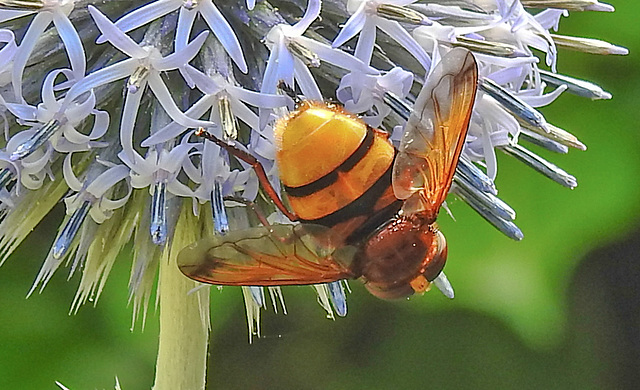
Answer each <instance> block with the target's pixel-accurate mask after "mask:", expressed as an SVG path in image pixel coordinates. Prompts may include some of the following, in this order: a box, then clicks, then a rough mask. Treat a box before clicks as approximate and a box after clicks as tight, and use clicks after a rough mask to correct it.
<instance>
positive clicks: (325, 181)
mask: <svg viewBox="0 0 640 390" xmlns="http://www.w3.org/2000/svg"><path fill="white" fill-rule="evenodd" d="M374 138H375V134H374V132H373V130H371V129H370V128H369V127H367V134H366V135H365V137H364V139H363V140H362V142H361V143H360V145H359V146H358V147H357V148H356V150H354V151H353V153H351V156H349V157H347V159H346V160H344V161H343V162H342V164H340V165H338V166H337V167H335V168H334V169H333V170H331V171H330V172H329V173H327V174H326V175H324V176H322V177H321V178H319V179H317V180H314V181H312V182H311V183H309V184H305V185H303V186H300V187H289V186H284V190H285V191H286V192H287V195H288V196H293V197H296V198H302V197H305V196H309V195H311V194H313V193H316V192H318V191H320V190H322V189H324V188H327V187H329V186H330V185H332V184H333V183H335V182H336V181H337V180H338V172H349V171H350V170H351V169H352V168H353V167H354V166H355V165H356V164H357V163H358V162H359V161H360V160H362V159H363V158H364V156H366V155H367V153H368V152H369V149H371V146H372V145H373V141H374Z"/></svg>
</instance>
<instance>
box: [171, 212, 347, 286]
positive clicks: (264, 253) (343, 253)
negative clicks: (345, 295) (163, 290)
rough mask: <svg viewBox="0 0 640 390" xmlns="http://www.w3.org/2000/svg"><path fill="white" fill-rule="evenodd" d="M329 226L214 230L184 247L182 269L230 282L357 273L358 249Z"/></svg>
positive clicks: (287, 281) (286, 281)
mask: <svg viewBox="0 0 640 390" xmlns="http://www.w3.org/2000/svg"><path fill="white" fill-rule="evenodd" d="M338 242H339V241H338V240H337V239H335V238H334V237H333V236H332V232H331V230H330V229H329V228H326V227H324V226H318V225H305V224H301V225H273V226H269V227H257V228H251V229H246V230H239V231H234V232H230V233H228V234H227V235H224V236H213V237H209V238H205V239H203V240H200V241H198V242H196V243H195V244H193V245H190V246H188V247H187V248H185V249H183V250H182V251H181V252H180V254H179V255H178V267H179V268H180V271H182V273H184V274H185V275H186V276H188V277H189V278H191V279H195V280H198V281H200V282H203V283H210V284H218V285H229V286H282V285H300V284H317V283H325V282H332V281H336V280H339V279H348V278H354V277H355V275H353V273H352V272H351V271H350V269H349V266H350V264H351V259H352V258H353V254H354V253H355V248H354V247H350V246H340V247H337V246H336V243H338Z"/></svg>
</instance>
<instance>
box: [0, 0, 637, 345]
mask: <svg viewBox="0 0 640 390" xmlns="http://www.w3.org/2000/svg"><path fill="white" fill-rule="evenodd" d="M91 3H92V2H91V1H89V0H0V40H1V41H2V42H3V43H4V46H3V47H2V48H1V49H0V53H1V55H0V75H1V76H3V77H0V108H1V110H0V113H1V114H2V120H3V122H2V123H3V126H4V141H5V142H4V144H3V148H2V150H1V151H0V215H1V221H0V248H1V249H2V257H1V258H0V262H3V261H4V260H6V258H7V257H8V256H9V255H10V254H11V252H12V251H13V250H14V249H15V248H16V247H17V246H18V245H19V244H20V242H21V241H22V240H23V239H24V238H25V237H26V236H27V235H28V234H29V232H30V231H31V230H32V229H33V227H34V226H35V225H36V224H37V223H38V222H39V221H40V220H41V219H42V218H43V217H44V216H45V215H46V214H47V213H48V212H49V211H50V210H51V209H52V208H53V207H54V206H55V205H56V204H57V203H58V202H59V201H60V200H61V199H63V200H64V203H65V206H66V212H67V213H66V214H67V215H66V218H65V219H64V221H62V224H61V226H60V229H59V233H58V236H57V237H56V239H55V241H54V243H53V245H52V247H51V250H50V252H49V254H48V256H47V258H46V260H45V262H44V265H43V267H42V269H41V271H40V273H39V274H38V276H37V278H36V281H35V283H34V285H33V288H32V291H33V290H35V289H38V288H42V287H44V285H45V284H46V283H47V281H48V280H49V279H50V278H51V276H52V275H53V273H54V272H55V271H56V270H57V269H58V268H59V266H60V265H61V264H63V262H65V261H67V262H68V263H70V268H71V273H73V272H74V271H75V270H80V269H81V270H82V280H81V282H80V287H79V290H78V294H77V296H76V299H75V300H74V303H73V308H72V310H73V311H75V310H77V309H78V307H79V305H81V304H82V303H84V302H86V301H87V300H88V299H90V298H91V299H97V298H98V296H99V295H100V292H101V290H102V287H103V286H104V283H105V281H106V278H107V276H108V273H109V270H110V269H111V266H112V265H113V263H114V262H115V261H116V256H117V255H118V253H119V252H120V251H121V250H122V249H123V248H124V247H125V245H126V244H127V243H128V242H130V241H133V243H134V254H133V266H132V273H131V279H130V293H131V299H132V300H133V302H134V306H135V311H136V315H137V313H138V312H139V311H140V310H144V308H145V307H146V305H147V302H148V298H149V296H150V294H151V289H152V288H153V285H154V279H155V277H156V270H157V267H158V262H159V259H160V258H161V257H162V256H163V253H165V252H166V251H167V250H169V249H168V248H172V247H180V246H185V245H186V244H188V242H183V240H182V239H181V238H180V237H182V236H183V235H179V234H176V233H177V232H178V231H179V229H191V230H193V231H194V232H196V233H195V235H196V236H200V235H202V234H213V232H214V231H215V232H219V233H221V234H222V233H224V232H226V231H228V230H229V229H241V228H244V227H247V226H250V225H251V224H255V223H257V222H256V221H254V220H255V213H252V212H251V210H250V209H251V208H259V209H260V210H261V212H262V213H264V214H265V215H269V217H268V219H269V221H270V222H272V223H273V222H280V223H282V222H285V223H286V222H287V221H286V219H285V218H284V217H283V216H282V215H280V214H279V213H278V212H277V211H276V210H275V208H273V206H272V205H271V204H270V203H269V202H267V201H265V200H264V197H260V196H258V194H259V193H260V189H259V186H258V180H257V177H256V174H255V172H254V171H253V170H252V169H251V168H250V167H249V166H248V165H247V164H245V163H243V162H241V161H238V160H236V159H235V158H234V157H233V156H229V154H228V153H227V152H226V151H225V150H222V149H221V148H220V147H219V146H217V145H216V144H214V143H212V142H210V141H208V140H204V139H202V138H200V137H197V136H195V135H194V130H195V129H197V128H200V127H204V128H206V129H208V131H209V132H211V133H212V134H214V135H216V136H217V137H219V138H221V139H225V140H227V141H229V142H234V143H235V145H236V146H237V147H238V148H240V149H241V150H244V151H246V152H248V153H250V154H252V155H253V156H255V157H256V158H257V159H258V161H259V162H260V163H262V165H263V166H264V168H265V171H266V175H267V177H268V179H269V180H270V181H271V183H272V185H273V186H274V188H276V190H279V189H280V184H279V181H278V170H277V166H276V164H275V163H274V156H275V147H274V139H273V138H274V136H273V128H272V126H273V124H274V120H275V119H277V118H278V117H280V116H281V115H284V114H286V112H287V110H289V109H291V108H292V100H291V99H290V98H289V97H288V96H287V95H286V94H284V93H282V90H281V86H282V85H283V84H282V83H284V85H287V86H288V87H289V88H291V89H294V90H297V91H298V92H299V94H300V95H301V97H302V98H304V99H313V100H323V99H331V100H337V101H339V102H341V103H342V104H343V105H344V106H345V107H346V109H347V110H349V111H350V112H353V113H356V114H359V115H361V116H362V117H363V118H364V120H365V121H366V122H367V123H368V124H369V125H371V126H374V127H379V128H382V129H385V130H387V131H389V132H390V133H392V140H399V139H400V138H401V135H402V132H403V125H404V123H405V122H406V119H407V117H408V115H409V113H410V111H411V104H412V103H411V102H412V101H413V99H414V98H415V94H416V92H417V91H419V87H420V84H423V83H424V82H425V80H426V79H428V77H429V75H430V71H431V70H432V69H433V65H434V64H436V63H438V62H439V59H440V58H441V57H442V56H443V55H444V54H445V53H446V52H447V51H449V50H451V48H454V47H464V48H467V49H469V50H471V51H472V52H473V53H474V55H475V57H476V59H477V62H478V64H479V74H480V82H479V92H478V96H477V100H476V103H475V108H474V111H473V115H472V118H471V125H470V128H469V134H468V137H467V140H466V144H465V148H464V151H463V155H462V157H461V160H460V163H459V165H458V168H457V171H456V174H455V178H454V185H453V187H452V191H453V192H454V193H455V194H457V195H458V196H459V197H460V198H462V199H463V200H464V201H466V202H467V203H468V204H469V205H470V206H471V207H472V208H473V209H475V210H476V211H477V212H478V213H479V214H480V215H482V216H483V217H484V218H485V219H486V220H487V221H489V222H490V223H491V224H492V225H494V226H495V227H497V228H498V229H499V230H501V231H502V232H504V233H505V234H506V235H507V236H509V237H511V238H513V239H516V240H520V239H522V237H523V234H522V232H521V231H520V229H519V228H518V227H517V226H516V225H515V223H514V219H515V212H514V211H513V209H512V208H510V207H509V206H508V205H507V204H505V203H504V202H503V201H501V200H500V199H499V198H498V197H497V190H496V187H495V186H494V179H495V177H496V174H497V166H496V150H500V151H502V152H504V153H506V154H509V155H511V156H513V157H515V158H516V159H518V160H520V161H522V162H523V163H525V164H527V165H529V166H530V167H532V168H533V169H534V170H536V171H538V172H540V173H542V174H544V175H546V176H548V177H549V178H551V179H552V180H554V181H556V182H558V183H560V184H562V185H564V186H566V187H569V188H573V187H575V186H576V185H577V181H576V179H575V178H574V177H573V176H571V175H570V174H568V173H567V172H565V171H564V170H562V169H561V168H559V167H557V166H555V165H554V164H552V163H550V162H548V161H546V160H544V159H543V158H541V157H540V156H537V155H536V154H534V153H533V152H531V151H530V150H528V149H527V148H526V147H525V146H523V145H521V144H520V141H524V142H523V143H525V142H526V143H531V144H536V145H541V146H543V147H544V148H547V149H550V150H552V151H555V152H559V153H567V151H568V150H569V148H576V149H580V150H584V149H585V148H586V147H585V146H584V145H583V144H582V143H581V142H580V141H579V140H578V139H577V138H576V137H575V136H573V135H571V134H570V133H568V132H566V131H564V130H562V129H560V128H558V127H556V126H553V125H552V124H551V123H549V122H548V121H547V119H546V118H545V117H544V116H543V115H542V114H541V113H540V111H538V110H537V107H540V106H544V105H547V104H549V103H551V102H552V101H553V100H554V99H556V98H557V97H558V96H559V95H560V94H561V93H563V92H568V93H573V94H577V95H580V96H584V97H587V98H590V99H609V98H610V97H611V95H610V94H608V93H607V92H605V91H603V90H602V89H601V88H600V87H598V86H597V85H594V84H592V83H589V82H587V81H583V80H578V79H575V78H572V77H570V76H567V75H564V74H560V73H558V72H557V69H556V62H557V55H558V49H559V48H560V49H562V48H566V49H571V50H581V51H584V52H588V53H596V54H626V49H624V48H621V47H618V46H614V45H610V44H608V43H606V42H602V41H598V40H594V39H585V38H579V37H571V36H563V35H558V34H556V33H555V32H553V31H555V30H556V29H557V27H558V23H559V21H560V19H561V18H562V17H563V16H568V14H569V12H574V11H575V12H580V11H605V12H611V11H613V7H612V6H610V5H607V4H603V3H600V2H598V1H596V0H537V1H536V0H483V1H478V0H457V1H454V0H439V1H436V2H428V1H416V0H324V1H322V2H321V1H320V0H308V2H307V1H280V0H265V1H260V2H256V1H255V0H253V1H252V0H247V1H246V3H243V2H232V1H215V2H214V0H150V1H147V2H146V4H141V3H144V2H136V1H110V0H106V1H102V2H99V4H97V5H92V4H91ZM526 143H525V145H526ZM187 214H189V215H191V216H193V215H196V216H199V218H186V219H185V218H183V217H184V216H185V215H187ZM181 218H182V219H181ZM179 220H181V221H185V220H186V221H191V222H190V224H187V225H185V224H184V223H182V224H180V226H179V228H176V224H178V221H179ZM203 232H204V233H203ZM449 287H450V286H449ZM314 288H316V290H317V292H318V296H319V302H320V303H321V305H322V306H323V307H324V308H325V309H326V310H327V312H328V315H329V316H330V317H333V315H334V313H335V314H338V315H345V314H346V304H345V298H344V284H343V283H341V282H336V283H332V284H329V285H322V286H314ZM443 289H444V290H446V289H447V286H444V288H443ZM268 291H269V293H270V295H271V297H272V299H273V300H274V301H275V300H276V299H278V298H280V299H281V294H280V290H279V289H278V288H269V290H268ZM244 293H245V301H246V305H247V313H248V316H249V326H250V333H254V332H256V331H257V330H256V329H255V328H254V326H256V324H257V323H258V316H259V310H260V308H262V307H264V306H265V304H266V303H265V298H264V291H263V289H262V288H258V287H245V288H244Z"/></svg>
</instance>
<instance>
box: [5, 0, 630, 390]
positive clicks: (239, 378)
mask: <svg viewBox="0 0 640 390" xmlns="http://www.w3.org/2000/svg"><path fill="white" fill-rule="evenodd" d="M614 5H615V6H616V9H617V11H616V12H615V13H614V14H606V13H582V14H581V13H573V14H572V15H571V17H569V18H568V19H564V20H562V22H561V24H560V26H561V28H560V33H562V34H567V35H578V36H589V37H593V38H601V39H605V40H608V41H610V42H614V43H616V44H619V45H622V46H625V47H627V48H629V50H630V52H631V54H630V55H629V56H627V57H611V56H610V57H602V56H593V55H586V54H581V53H573V52H568V51H564V50H563V51H561V53H560V56H559V64H558V69H559V71H560V72H561V73H566V74H570V75H573V76H575V77H579V78H583V79H586V80H592V81H594V82H596V83H598V84H600V85H601V86H603V88H605V89H606V90H608V91H610V92H612V93H613V96H614V98H613V99H612V100H609V101H589V100H585V99H583V98H578V97H574V96H572V95H569V94H565V95H563V96H562V97H560V99H559V100H558V101H557V102H555V103H554V104H553V105H552V106H550V107H548V108H545V109H544V110H543V111H544V113H545V115H546V117H547V119H548V120H549V121H550V122H552V123H554V124H556V125H558V126H560V127H562V128H565V129H567V130H569V131H571V132H572V133H574V134H576V135H577V136H578V137H579V138H580V139H581V140H582V141H583V142H584V143H585V144H586V145H587V146H588V148H589V149H588V151H586V152H580V151H571V152H570V153H569V154H568V155H555V156H552V155H551V153H545V152H543V151H539V150H538V149H535V148H533V149H534V150H536V151H539V152H540V153H541V154H542V155H543V156H545V157H547V158H549V159H550V160H551V161H553V162H555V163H556V164H558V165H559V166H561V167H563V168H564V169H566V170H567V171H568V172H570V173H572V174H574V175H575V176H576V177H577V178H578V182H579V185H578V187H577V188H576V189H575V190H568V189H565V188H562V187H561V186H559V185H557V184H555V183H553V182H551V181H550V180H548V179H546V178H544V177H542V176H540V175H538V174H536V173H534V172H533V171H531V170H530V169H528V168H527V167H525V166H524V165H522V164H520V163H518V162H517V161H515V160H513V159H511V158H509V157H507V156H506V155H500V156H499V160H500V161H499V170H500V171H499V174H498V182H497V184H498V188H499V189H500V195H501V197H502V198H503V199H504V200H505V201H507V202H508V203H509V204H510V205H511V206H513V207H514V208H515V209H516V210H517V212H518V218H517V221H516V222H517V223H518V225H519V226H520V227H521V228H522V229H523V231H524V233H525V239H524V240H523V241H522V242H513V241H510V240H509V239H507V238H505V237H504V236H503V235H501V234H500V233H498V232H497V231H496V230H494V229H493V228H492V227H491V226H489V225H488V224H487V223H485V222H484V221H483V220H482V219H481V218H480V217H478V216H477V215H476V214H475V213H474V212H473V211H471V209H470V208H469V207H467V206H466V205H465V204H464V203H463V202H461V201H457V200H453V201H451V200H450V207H451V210H452V211H453V213H454V215H455V216H456V219H457V222H454V221H452V220H451V219H449V218H447V217H444V218H441V219H440V222H441V225H442V229H443V230H444V232H445V233H446V236H447V239H448V242H449V245H450V249H449V259H450V261H449V262H448V264H447V275H448V276H449V279H450V280H451V281H452V283H453V285H454V288H455V290H456V298H455V300H453V301H449V300H447V299H446V298H444V297H443V296H442V295H441V294H439V293H438V292H430V293H428V294H426V296H424V297H422V298H414V299H412V300H410V301H408V302H407V301H401V302H384V301H380V300H377V299H375V298H373V297H372V296H371V295H369V294H368V293H367V292H366V291H365V290H364V288H363V286H362V285H360V284H358V283H351V286H352V289H353V293H352V294H350V295H349V296H348V304H349V315H348V316H347V317H346V318H340V319H338V320H336V321H330V320H327V319H325V314H324V312H323V311H322V309H321V308H320V307H319V306H318V305H317V304H316V303H315V293H314V292H313V291H312V290H311V289H310V288H305V287H298V288H286V289H284V292H285V298H286V303H287V308H288V310H289V314H288V315H286V316H284V315H282V314H274V313H273V312H271V311H268V312H263V314H264V315H263V323H262V325H263V326H262V333H263V338H262V339H258V340H255V341H254V343H253V345H249V344H248V343H247V331H246V323H245V312H244V307H243V303H242V296H241V295H242V294H241V291H240V289H239V288H227V289H225V290H224V291H223V292H217V291H213V292H212V317H213V332H212V344H211V359H210V360H211V367H210V372H209V383H210V387H211V388H229V389H235V388H244V389H261V388H297V389H318V388H337V389H360V388H372V389H388V388H415V387H418V386H420V387H422V388H440V389H467V388H477V389H482V388H516V387H517V388H524V389H526V388H531V389H534V388H535V389H540V388H546V389H578V388H580V389H589V388H593V389H623V388H628V389H633V388H638V387H640V370H638V368H640V310H639V309H638V307H639V306H638V302H639V300H640V287H639V286H640V262H638V261H637V260H639V257H640V255H638V253H640V252H639V251H640V223H639V222H640V219H639V216H640V213H639V211H640V202H639V199H640V179H639V177H640V153H638V149H637V148H638V146H640V142H639V141H638V140H639V138H638V132H639V130H640V129H639V124H640V120H639V119H640V92H639V91H640V57H638V53H640V23H638V22H637V20H638V16H640V3H638V2H637V1H635V0H619V1H615V2H614ZM57 213H58V214H57V215H53V216H50V218H48V219H47V220H45V223H43V224H41V226H39V227H38V228H37V229H36V231H35V232H34V233H33V234H31V236H30V237H29V239H28V240H27V241H26V242H25V244H24V245H23V246H22V247H21V248H20V250H19V251H18V252H17V253H16V254H15V255H14V256H12V257H11V258H10V259H9V260H8V261H7V263H6V264H5V265H4V266H3V267H2V269H0V297H1V299H0V388H2V389H14V390H17V389H57V387H56V386H55V384H54V381H55V380H58V381H61V382H62V383H63V384H65V385H66V386H67V387H69V388H70V389H73V390H79V389H102V388H104V389H110V388H113V384H114V378H115V376H118V377H119V379H120V382H121V384H122V387H123V389H126V390H131V389H145V388H150V387H151V385H152V381H153V375H154V364H155V354H156V350H157V331H158V320H157V315H156V313H155V312H154V311H153V309H152V310H151V311H150V313H149V316H148V320H147V325H146V328H145V330H144V331H143V332H142V331H140V326H139V324H138V325H136V329H135V330H134V331H133V332H132V331H130V328H131V308H130V307H128V306H127V283H128V274H129V262H128V261H127V260H126V259H125V258H122V259H121V260H122V261H119V262H118V263H117V264H116V266H115V268H114V270H113V272H112V274H111V277H110V278H109V281H108V283H107V285H106V287H105V291H104V293H103V295H102V297H101V298H100V302H99V304H98V305H97V307H95V308H94V307H92V306H90V305H88V306H86V307H83V308H82V309H81V310H80V312H79V313H78V314H77V315H74V316H69V315H68V314H67V312H68V310H69V307H70V304H71V300H72V298H73V296H74V293H75V289H76V287H77V284H78V282H79V278H78V277H77V276H76V277H74V278H73V279H72V280H71V281H66V275H65V272H64V271H60V272H58V273H57V274H56V276H55V277H54V278H53V280H52V281H51V283H50V284H49V285H48V287H47V288H46V289H45V291H44V292H43V293H42V294H40V295H35V296H33V297H32V298H30V299H25V295H26V293H27V291H28V289H29V287H30V285H31V283H32V281H33V279H34V278H35V276H36V274H37V272H38V270H39V268H40V265H41V262H42V260H43V259H44V257H45V255H46V252H47V250H48V248H49V245H50V242H51V241H52V240H53V237H54V233H55V223H56V221H59V220H60V217H61V213H62V209H61V208H59V209H57ZM634 384H635V385H634Z"/></svg>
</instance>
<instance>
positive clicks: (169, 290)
mask: <svg viewBox="0 0 640 390" xmlns="http://www.w3.org/2000/svg"><path fill="white" fill-rule="evenodd" d="M190 209H191V208H190V207H183V208H182V213H181V215H180V217H179V219H178V223H177V224H176V230H175V234H174V237H173V241H172V244H171V248H168V249H167V250H165V256H162V257H163V258H162V259H161V260H160V281H159V287H158V290H159V294H160V341H159V346H158V360H157V361H156V377H155V383H154V387H153V389H154V390H179V389H187V390H200V389H204V388H205V381H206V371H207V355H208V353H207V351H208V346H209V345H208V344H209V310H208V309H209V294H208V292H209V291H208V289H204V290H200V291H197V292H195V293H192V294H188V293H189V291H191V290H192V289H193V288H195V287H196V286H197V285H198V284H197V283H195V282H193V281H191V280H189V279H188V278H186V277H185V276H184V275H183V274H182V273H181V272H180V271H179V270H178V267H177V265H176V256H177V253H178V252H179V251H180V249H181V248H183V247H185V246H186V245H188V244H190V243H192V242H193V241H195V238H196V237H195V235H193V233H192V232H193V230H195V229H193V227H194V226H195V225H193V224H192V223H193V222H194V221H192V220H191V219H194V217H193V215H192V214H191V213H190ZM195 223H197V222H195ZM167 253H168V255H166V254H167ZM167 257H168V258H167Z"/></svg>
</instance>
